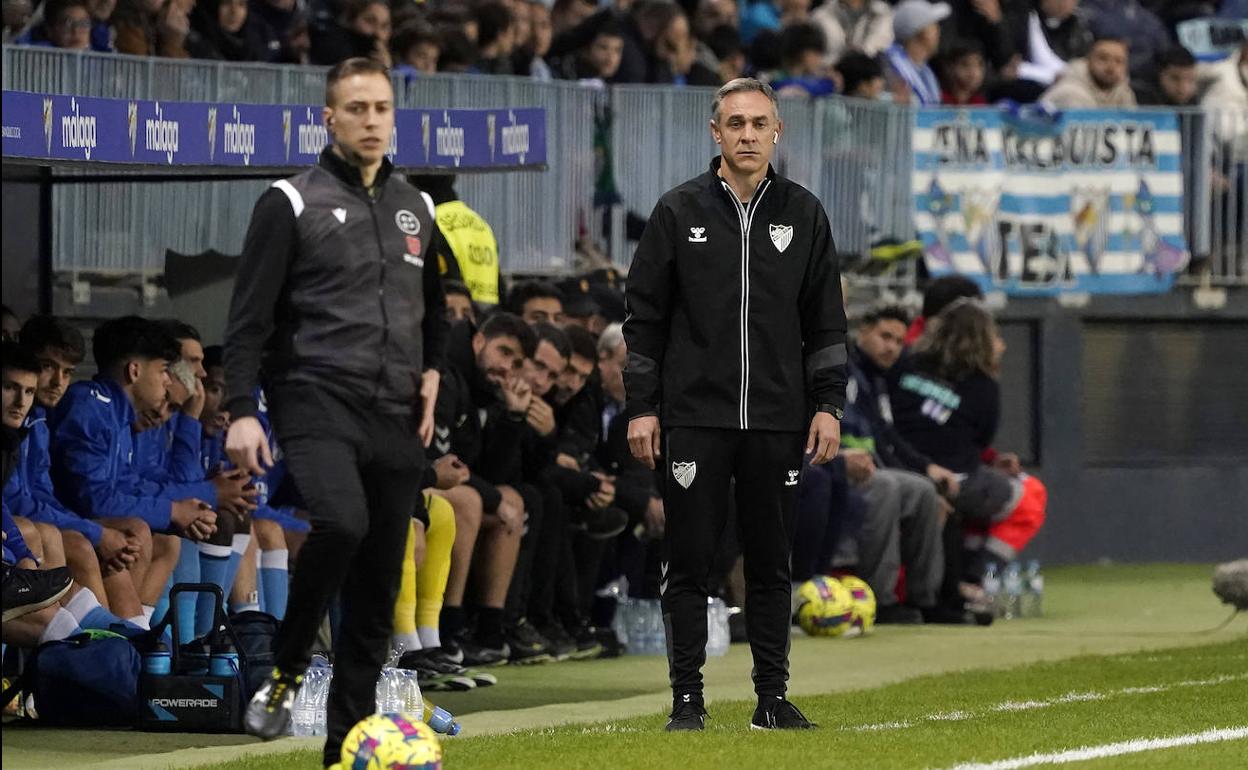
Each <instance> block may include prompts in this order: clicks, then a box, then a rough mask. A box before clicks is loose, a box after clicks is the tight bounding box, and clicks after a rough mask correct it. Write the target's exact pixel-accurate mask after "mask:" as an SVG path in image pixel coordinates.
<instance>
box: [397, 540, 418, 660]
mask: <svg viewBox="0 0 1248 770" xmlns="http://www.w3.org/2000/svg"><path fill="white" fill-rule="evenodd" d="M407 526H408V529H407V547H406V548H405V549H404V551H403V572H402V576H401V577H400V578H399V596H398V598H397V599H395V602H394V638H395V641H396V642H399V643H401V644H402V646H403V647H404V648H405V649H408V648H411V647H415V646H416V645H415V644H413V643H412V641H413V640H414V639H415V638H416V560H415V559H414V558H412V549H413V547H414V546H415V540H416V531H415V530H416V522H415V521H412V522H409V523H408V525H407Z"/></svg>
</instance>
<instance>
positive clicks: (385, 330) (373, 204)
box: [365, 192, 390, 403]
mask: <svg viewBox="0 0 1248 770" xmlns="http://www.w3.org/2000/svg"><path fill="white" fill-rule="evenodd" d="M365 195H368V193H367V192H365ZM368 213H369V215H370V216H372V218H373V235H374V236H376V238H377V259H378V263H379V266H380V270H379V273H378V276H379V277H378V281H377V304H378V305H379V306H380V307H381V356H380V361H381V365H380V366H379V367H378V369H377V381H376V383H374V388H373V402H374V403H376V401H377V399H378V397H379V396H380V395H381V385H382V382H383V381H384V379H385V374H386V357H387V355H388V353H389V348H390V317H389V314H388V313H386V250H385V247H383V246H382V245H381V225H379V224H378V223H377V201H375V200H374V199H373V196H371V195H368Z"/></svg>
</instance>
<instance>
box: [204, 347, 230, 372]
mask: <svg viewBox="0 0 1248 770" xmlns="http://www.w3.org/2000/svg"><path fill="white" fill-rule="evenodd" d="M222 366H225V348H223V347H221V346H220V345H209V346H208V347H206V348H204V368H205V369H215V368H218V367H222Z"/></svg>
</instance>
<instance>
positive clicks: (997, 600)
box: [983, 563, 1003, 617]
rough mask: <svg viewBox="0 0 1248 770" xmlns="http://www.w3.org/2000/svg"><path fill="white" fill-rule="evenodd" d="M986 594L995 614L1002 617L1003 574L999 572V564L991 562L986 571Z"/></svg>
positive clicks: (984, 584)
mask: <svg viewBox="0 0 1248 770" xmlns="http://www.w3.org/2000/svg"><path fill="white" fill-rule="evenodd" d="M983 588H984V596H985V597H986V598H987V599H988V604H989V605H990V606H991V607H992V612H993V614H994V615H996V616H998V617H1000V616H1001V611H1002V609H1003V608H1002V606H1001V605H1002V602H1001V576H1000V575H999V574H998V573H997V565H996V564H995V563H993V564H989V565H988V569H987V570H986V571H985V572H984V583H983Z"/></svg>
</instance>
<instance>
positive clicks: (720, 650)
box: [706, 598, 730, 658]
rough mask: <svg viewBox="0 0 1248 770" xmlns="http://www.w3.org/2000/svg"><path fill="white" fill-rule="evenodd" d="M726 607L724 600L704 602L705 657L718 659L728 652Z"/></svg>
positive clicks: (717, 599) (716, 599)
mask: <svg viewBox="0 0 1248 770" xmlns="http://www.w3.org/2000/svg"><path fill="white" fill-rule="evenodd" d="M729 641H730V640H729V637H728V607H726V606H725V605H724V600H723V599H719V598H715V599H709V598H708V599H707V600H706V655H707V657H708V658H718V657H720V656H722V655H724V654H726V653H727V652H728V644H729Z"/></svg>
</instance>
